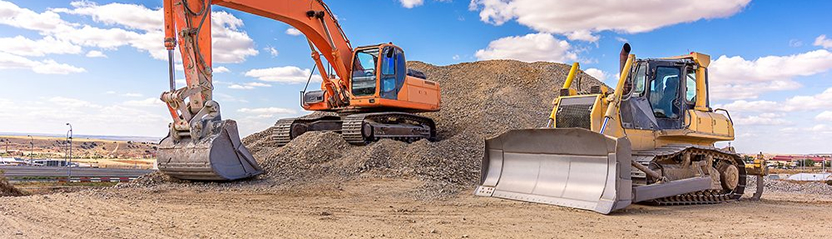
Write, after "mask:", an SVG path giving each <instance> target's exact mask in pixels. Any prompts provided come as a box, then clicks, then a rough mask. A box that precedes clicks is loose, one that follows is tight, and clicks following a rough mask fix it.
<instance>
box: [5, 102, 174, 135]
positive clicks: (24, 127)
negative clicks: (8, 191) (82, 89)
mask: <svg viewBox="0 0 832 239" xmlns="http://www.w3.org/2000/svg"><path fill="white" fill-rule="evenodd" d="M151 100H152V101H155V102H158V103H155V104H156V107H146V108H143V107H137V106H139V105H143V106H148V105H147V104H150V103H151ZM144 101H147V103H138V101H128V102H124V103H117V102H114V103H110V104H103V103H102V104H101V105H99V104H93V103H91V102H89V101H85V100H81V99H75V98H69V97H61V96H55V97H51V98H46V99H14V101H12V100H4V99H0V106H2V107H0V115H2V116H3V117H0V132H36V133H38V132H64V131H66V128H65V127H66V126H65V125H64V124H65V123H66V122H70V123H72V126H73V128H74V129H75V132H76V133H78V134H81V133H80V132H83V134H87V135H136V136H155V137H159V138H161V137H163V136H164V135H166V134H167V131H168V128H167V125H168V123H169V122H170V121H171V119H170V116H168V115H167V111H166V110H165V108H164V105H163V103H162V102H161V101H160V100H159V99H147V100H144ZM97 103H101V102H97ZM26 122H37V123H36V124H32V123H26ZM102 125H106V126H107V127H101V126H102Z"/></svg>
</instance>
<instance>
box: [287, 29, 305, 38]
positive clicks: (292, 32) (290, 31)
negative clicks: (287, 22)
mask: <svg viewBox="0 0 832 239" xmlns="http://www.w3.org/2000/svg"><path fill="white" fill-rule="evenodd" d="M286 34H289V35H291V36H300V35H303V33H302V32H300V30H298V29H296V28H294V27H290V28H289V29H286Z"/></svg>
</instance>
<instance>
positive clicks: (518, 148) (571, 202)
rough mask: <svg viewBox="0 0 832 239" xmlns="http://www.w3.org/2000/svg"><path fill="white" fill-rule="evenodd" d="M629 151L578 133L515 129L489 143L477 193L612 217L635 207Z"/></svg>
mask: <svg viewBox="0 0 832 239" xmlns="http://www.w3.org/2000/svg"><path fill="white" fill-rule="evenodd" d="M630 152H631V148H630V141H629V140H627V139H626V138H620V139H616V138H612V137H607V136H605V135H602V134H599V133H596V132H592V131H589V130H585V129H580V128H570V129H552V128H544V129H523V130H512V131H509V132H506V133H504V134H502V135H500V136H497V137H495V138H491V139H487V140H486V141H485V157H484V158H483V162H482V171H481V174H482V175H481V181H480V183H481V185H480V186H479V187H478V188H477V191H476V192H475V194H476V195H479V196H491V197H500V198H507V199H514V200H520V201H528V202H538V203H546V204H554V205H559V206H565V207H572V208H579V209H586V210H593V211H596V212H599V213H603V214H608V213H610V212H612V211H614V210H617V209H621V208H624V207H626V206H627V205H630V203H631V202H632V190H633V189H632V181H631V179H630V167H631V165H630V157H631V155H630V154H631V153H630Z"/></svg>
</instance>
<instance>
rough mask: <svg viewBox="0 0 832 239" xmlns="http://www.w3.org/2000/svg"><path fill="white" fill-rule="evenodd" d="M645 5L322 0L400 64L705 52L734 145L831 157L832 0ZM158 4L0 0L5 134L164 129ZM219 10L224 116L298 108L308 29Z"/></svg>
mask: <svg viewBox="0 0 832 239" xmlns="http://www.w3.org/2000/svg"><path fill="white" fill-rule="evenodd" d="M639 2H642V1H609V0H582V1H539V0H473V1H469V0H443V1H437V0H368V1H362V4H355V1H343V0H342V1H327V3H328V4H329V6H330V8H331V9H332V11H333V12H334V13H335V15H337V17H338V19H339V22H340V23H341V25H342V27H343V28H344V30H345V32H346V34H347V37H349V39H350V40H351V42H352V43H353V45H354V46H360V45H370V44H377V43H381V42H393V43H395V44H397V45H399V46H401V47H402V48H403V49H404V50H405V52H406V55H407V58H408V60H419V61H424V62H428V63H431V64H435V65H449V64H455V63H460V62H471V61H477V60H488V59H517V60H522V61H528V62H533V61H552V62H565V63H571V62H574V61H578V62H581V65H582V68H583V69H585V70H587V72H588V73H590V74H593V75H595V76H596V77H597V78H601V79H604V80H605V82H607V83H608V84H613V81H614V80H613V78H615V75H616V73H615V70H616V69H617V65H618V59H617V53H618V51H619V49H620V47H621V44H622V42H629V43H631V44H632V45H633V47H634V53H635V54H637V55H638V56H639V57H663V56H671V55H681V54H686V53H687V52H689V51H698V52H704V53H707V54H710V55H711V56H712V59H713V63H712V65H711V70H710V71H711V82H712V88H711V91H712V105H714V106H718V107H723V108H727V109H728V110H730V111H731V112H732V116H733V118H734V119H735V122H736V124H737V125H736V132H737V140H736V141H735V142H734V143H733V145H734V146H736V147H737V148H738V150H740V151H742V152H756V151H766V152H778V153H821V152H832V75H831V74H830V69H832V53H831V52H830V51H832V25H831V24H829V23H830V22H832V14H829V10H830V9H832V1H820V0H817V1H802V2H801V4H794V3H791V4H790V2H787V1H771V0H770V1H750V0H703V1H664V2H661V3H655V4H644V3H639ZM644 2H650V1H644ZM633 6H639V7H633ZM160 7H161V1H160V0H151V1H126V0H125V1H78V2H72V1H21V0H14V1H8V0H0V74H2V75H3V77H0V86H1V87H2V88H0V89H2V91H0V132H31V133H57V134H61V133H63V132H64V131H66V126H65V125H64V123H66V122H67V121H69V122H72V123H73V125H74V126H75V131H76V132H77V133H79V134H82V133H83V134H88V135H92V134H99V135H137V136H157V137H161V136H163V135H165V134H166V131H167V127H166V126H167V123H168V122H169V121H170V119H169V116H168V115H167V114H166V111H165V108H164V106H163V104H162V103H161V102H160V101H158V96H159V94H160V93H161V92H162V91H164V90H166V88H167V83H166V82H167V62H166V61H165V60H163V59H164V56H165V55H164V51H163V44H162V39H161V38H162V35H161V31H160V29H161V27H162V26H161V22H162V19H161V14H160V11H159V8H160ZM213 11H214V12H215V15H214V26H215V28H214V29H215V32H214V34H215V36H214V37H215V39H220V40H224V41H227V42H234V44H224V45H222V44H216V45H215V46H214V48H215V64H214V67H215V75H214V80H215V81H216V84H215V88H216V90H215V92H216V93H215V94H216V96H215V100H217V101H218V102H219V103H220V104H221V106H222V113H223V115H224V117H225V118H232V119H236V120H237V121H238V122H239V125H240V127H241V128H240V130H241V134H243V135H246V134H249V133H253V132H257V131H260V130H262V129H265V128H266V127H268V126H270V125H271V124H273V123H274V121H276V120H277V119H278V118H284V117H291V116H298V115H302V114H306V113H307V112H304V111H303V110H302V109H301V108H300V107H299V106H298V103H299V102H298V92H299V91H300V90H302V88H303V83H304V80H305V78H306V76H307V75H308V74H309V69H310V68H311V67H312V64H313V62H312V60H311V59H310V57H309V48H308V46H307V44H306V42H305V39H304V37H303V36H298V35H295V34H290V33H291V30H290V26H288V25H286V24H284V23H281V22H277V21H273V20H270V19H265V18H262V17H258V16H255V15H251V14H247V13H243V12H239V11H235V10H232V9H227V8H223V7H214V9H213ZM287 30H289V31H287ZM827 36H828V37H827ZM217 54H222V56H219V57H218V56H217ZM177 78H178V79H181V78H183V74H182V72H181V71H177ZM317 86H318V84H317V83H313V84H312V87H313V88H314V87H317ZM540 90H548V89H540Z"/></svg>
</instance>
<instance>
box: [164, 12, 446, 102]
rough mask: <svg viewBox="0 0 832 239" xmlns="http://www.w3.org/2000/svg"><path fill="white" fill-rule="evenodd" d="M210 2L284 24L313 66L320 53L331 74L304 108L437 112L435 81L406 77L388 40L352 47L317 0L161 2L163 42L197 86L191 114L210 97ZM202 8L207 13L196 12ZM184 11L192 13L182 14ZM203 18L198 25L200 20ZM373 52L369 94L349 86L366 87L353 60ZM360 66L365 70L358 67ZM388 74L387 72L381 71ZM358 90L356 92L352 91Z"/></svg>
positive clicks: (318, 62)
mask: <svg viewBox="0 0 832 239" xmlns="http://www.w3.org/2000/svg"><path fill="white" fill-rule="evenodd" d="M212 4H216V5H220V6H224V7H228V8H231V9H236V10H240V11H243V12H247V13H252V14H255V15H259V16H263V17H267V18H270V19H274V20H278V21H281V22H284V23H286V24H289V25H291V26H292V27H294V28H296V29H297V30H299V31H300V32H301V33H303V34H304V36H306V38H307V40H308V42H309V46H310V49H311V51H312V54H311V56H312V59H313V60H314V61H315V63H316V68H317V69H326V67H325V65H324V62H323V61H322V59H321V56H323V58H324V59H325V60H326V62H327V63H328V64H329V65H330V66H331V69H332V72H331V73H333V74H331V75H330V74H320V75H321V77H322V78H323V81H322V82H321V91H322V93H323V97H321V98H322V101H320V102H311V103H306V102H304V103H303V104H302V106H303V108H304V109H306V110H310V111H336V112H341V111H347V112H349V111H359V112H373V111H384V110H394V111H401V112H428V111H438V110H439V108H440V101H441V100H440V99H441V96H440V90H439V84H438V83H437V82H434V81H430V80H426V79H423V78H424V77H422V78H419V77H414V76H410V75H409V74H408V70H407V66H406V62H405V61H404V52H403V51H402V50H401V48H399V47H398V46H395V45H393V44H392V43H387V44H380V45H374V46H367V47H359V48H353V47H352V46H351V44H350V41H349V39H347V37H346V35H345V34H344V32H343V30H342V29H341V26H340V24H339V23H338V20H337V19H336V18H335V16H334V15H333V14H332V13H331V11H330V9H329V7H328V6H327V5H326V4H325V3H323V2H322V1H321V0H278V1H261V0H165V4H164V6H165V20H166V21H165V30H166V31H165V33H166V38H165V42H166V44H165V45H166V47H167V48H168V49H169V50H171V49H173V47H174V44H173V42H177V43H178V45H179V47H180V49H182V51H181V54H182V59H183V65H184V67H185V78H186V81H187V84H188V86H189V87H190V88H202V89H203V90H202V91H200V92H198V93H197V92H195V94H194V95H192V96H195V97H190V98H191V101H190V102H189V106H190V107H189V108H190V109H191V111H192V112H196V111H198V110H199V109H200V108H201V105H202V104H203V103H204V102H205V101H207V100H211V90H212V88H213V87H210V82H211V81H212V79H211V78H212V74H211V48H212V47H211V24H210V11H211V7H210V6H211V5H212ZM202 11H208V12H207V13H205V14H197V13H202ZM188 12H192V14H185V13H188ZM203 22H204V24H200V23H203ZM373 50H375V51H376V52H377V53H376V54H377V56H376V57H377V58H376V59H375V62H374V64H375V68H374V69H379V70H376V71H375V72H374V74H373V76H374V78H375V79H374V81H373V83H374V85H375V87H374V90H373V91H372V93H371V94H369V93H368V91H367V90H368V88H366V87H365V89H363V90H355V89H353V88H354V86H356V84H354V82H353V80H355V79H357V78H361V79H362V80H363V81H362V82H363V83H365V85H366V83H367V76H366V75H360V76H359V77H354V75H356V74H358V73H356V72H355V70H356V67H355V64H356V60H357V59H358V58H357V57H359V55H366V54H365V53H366V52H367V51H373ZM386 51H392V52H393V55H392V56H393V57H394V58H395V59H394V60H393V61H392V62H391V61H388V59H389V58H388V57H383V56H382V55H381V54H382V53H385V52H386ZM399 55H401V56H400V57H399ZM390 64H392V65H390ZM390 66H392V67H394V68H395V69H393V71H388V72H383V71H381V70H382V69H387V68H389V67H390ZM359 68H361V67H359ZM368 68H369V67H368ZM361 70H365V69H364V68H361ZM391 72H392V73H393V74H386V73H391ZM361 74H363V73H361ZM391 76H392V77H397V79H396V81H395V83H396V84H395V85H394V86H392V88H391V85H390V84H389V83H390V81H389V79H390V77H391ZM402 78H403V79H402ZM206 83H207V85H208V86H207V87H206ZM390 89H393V90H394V93H392V94H391V91H389V90H390ZM385 90H387V91H385ZM359 91H360V93H361V94H355V93H358V92H359ZM171 113H172V115H173V116H174V118H177V117H176V113H177V112H176V109H175V108H174V107H171Z"/></svg>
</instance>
